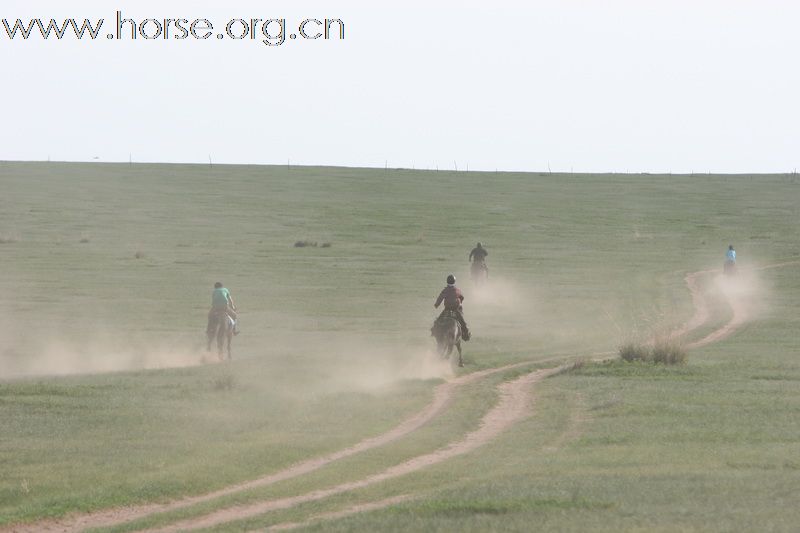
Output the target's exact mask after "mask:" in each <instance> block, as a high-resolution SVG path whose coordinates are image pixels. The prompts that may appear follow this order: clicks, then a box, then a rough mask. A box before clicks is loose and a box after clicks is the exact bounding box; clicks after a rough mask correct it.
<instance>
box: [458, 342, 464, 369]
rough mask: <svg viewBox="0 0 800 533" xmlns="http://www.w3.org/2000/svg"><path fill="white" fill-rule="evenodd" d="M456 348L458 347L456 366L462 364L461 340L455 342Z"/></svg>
mask: <svg viewBox="0 0 800 533" xmlns="http://www.w3.org/2000/svg"><path fill="white" fill-rule="evenodd" d="M456 348H458V366H464V359H462V357H461V341H457V342H456Z"/></svg>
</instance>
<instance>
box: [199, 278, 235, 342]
mask: <svg viewBox="0 0 800 533" xmlns="http://www.w3.org/2000/svg"><path fill="white" fill-rule="evenodd" d="M222 313H225V314H227V315H228V316H230V317H231V319H232V320H233V333H234V335H238V334H239V327H238V324H237V323H236V317H237V315H236V304H234V303H233V298H232V297H231V292H230V291H229V290H228V289H226V288H225V287H223V286H222V283H220V282H219V281H218V282H216V283H215V284H214V291H213V292H212V293H211V311H209V312H208V326H207V327H206V332H208V333H209V334H210V332H211V330H212V328H213V327H214V326H215V325H216V321H217V318H218V316H219V315H220V314H222Z"/></svg>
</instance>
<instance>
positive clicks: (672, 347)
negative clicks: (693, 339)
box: [651, 340, 686, 365]
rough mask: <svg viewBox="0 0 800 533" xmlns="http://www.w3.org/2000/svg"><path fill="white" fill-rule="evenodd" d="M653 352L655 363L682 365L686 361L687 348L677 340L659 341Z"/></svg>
mask: <svg viewBox="0 0 800 533" xmlns="http://www.w3.org/2000/svg"><path fill="white" fill-rule="evenodd" d="M651 353H652V359H653V362H654V363H661V364H664V365H682V364H685V363H686V350H685V349H684V347H683V346H682V345H681V344H680V343H679V342H677V341H670V340H661V341H657V342H656V343H655V345H654V346H653V349H652V352H651Z"/></svg>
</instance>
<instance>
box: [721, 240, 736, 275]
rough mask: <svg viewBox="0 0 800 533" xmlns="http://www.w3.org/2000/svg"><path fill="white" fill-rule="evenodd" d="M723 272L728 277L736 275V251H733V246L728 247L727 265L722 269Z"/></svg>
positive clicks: (726, 253) (726, 254)
mask: <svg viewBox="0 0 800 533" xmlns="http://www.w3.org/2000/svg"><path fill="white" fill-rule="evenodd" d="M722 271H723V272H724V273H725V275H726V276H734V275H736V250H734V249H733V245H732V244H731V245H730V246H728V251H727V252H725V264H724V265H723V267H722Z"/></svg>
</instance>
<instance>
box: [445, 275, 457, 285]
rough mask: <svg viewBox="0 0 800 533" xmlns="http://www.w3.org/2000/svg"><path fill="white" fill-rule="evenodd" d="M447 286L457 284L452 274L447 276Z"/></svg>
mask: <svg viewBox="0 0 800 533" xmlns="http://www.w3.org/2000/svg"><path fill="white" fill-rule="evenodd" d="M447 284H448V285H455V284H456V277H455V276H454V275H452V274H450V275H449V276H447Z"/></svg>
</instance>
